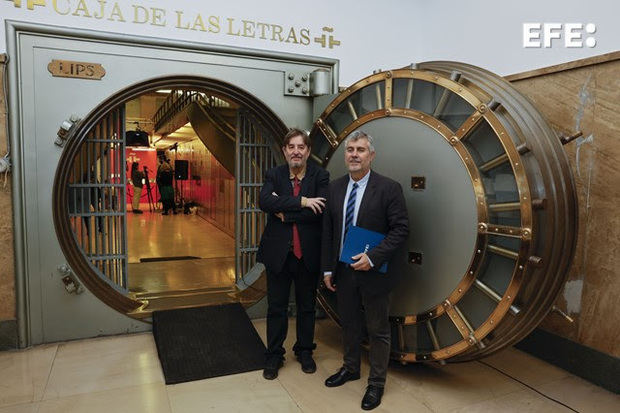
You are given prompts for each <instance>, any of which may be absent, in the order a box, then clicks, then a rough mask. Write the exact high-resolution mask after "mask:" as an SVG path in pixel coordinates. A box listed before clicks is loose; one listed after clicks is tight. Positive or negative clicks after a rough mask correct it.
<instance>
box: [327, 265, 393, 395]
mask: <svg viewBox="0 0 620 413" xmlns="http://www.w3.org/2000/svg"><path fill="white" fill-rule="evenodd" d="M338 265H339V267H338V271H337V275H336V280H335V281H336V293H337V297H338V313H339V316H340V321H341V323H342V341H343V346H344V357H343V359H344V368H345V369H347V370H348V371H350V372H351V373H359V371H360V363H361V341H362V338H363V331H364V324H365V326H366V330H367V331H368V341H369V344H370V352H369V361H370V375H369V376H368V384H369V385H373V386H377V387H384V386H385V378H386V376H387V368H388V363H389V361H390V338H391V336H392V334H391V330H390V321H389V311H390V298H391V294H390V293H385V294H375V295H371V294H368V293H367V292H364V291H363V290H362V289H361V288H360V286H359V283H358V277H363V276H364V272H363V271H354V270H352V269H351V268H350V267H348V266H345V265H344V264H341V263H340V264H338Z"/></svg>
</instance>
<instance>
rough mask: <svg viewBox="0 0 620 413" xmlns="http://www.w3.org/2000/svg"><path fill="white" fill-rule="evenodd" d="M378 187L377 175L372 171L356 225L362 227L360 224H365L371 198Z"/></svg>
mask: <svg viewBox="0 0 620 413" xmlns="http://www.w3.org/2000/svg"><path fill="white" fill-rule="evenodd" d="M375 185H376V179H375V174H374V172H372V170H371V171H370V176H369V177H368V183H367V184H366V189H365V190H364V196H363V197H362V203H361V204H360V209H359V211H357V221H356V225H357V226H360V223H362V222H363V219H364V215H365V212H366V210H367V209H368V203H369V202H370V198H371V197H372V194H373V193H374V188H375Z"/></svg>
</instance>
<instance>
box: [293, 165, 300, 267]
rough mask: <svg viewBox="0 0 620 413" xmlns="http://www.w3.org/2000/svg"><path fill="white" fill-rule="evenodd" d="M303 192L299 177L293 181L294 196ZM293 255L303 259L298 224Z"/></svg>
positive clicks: (295, 227)
mask: <svg viewBox="0 0 620 413" xmlns="http://www.w3.org/2000/svg"><path fill="white" fill-rule="evenodd" d="M300 191H301V185H299V179H297V177H295V178H294V180H293V196H297V195H299V192H300ZM293 254H295V256H296V257H297V259H300V258H301V241H300V240H299V231H298V230H297V224H293Z"/></svg>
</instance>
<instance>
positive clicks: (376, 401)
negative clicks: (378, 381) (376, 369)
mask: <svg viewBox="0 0 620 413" xmlns="http://www.w3.org/2000/svg"><path fill="white" fill-rule="evenodd" d="M382 396H383V387H377V386H372V385H370V386H368V387H366V394H364V398H363V399H362V409H364V410H372V409H374V408H375V407H377V406H378V405H380V404H381V397H382Z"/></svg>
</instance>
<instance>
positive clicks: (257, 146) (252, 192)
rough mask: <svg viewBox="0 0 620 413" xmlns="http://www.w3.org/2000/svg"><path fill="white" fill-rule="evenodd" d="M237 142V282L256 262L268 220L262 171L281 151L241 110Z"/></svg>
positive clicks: (271, 165) (270, 164) (257, 124)
mask: <svg viewBox="0 0 620 413" xmlns="http://www.w3.org/2000/svg"><path fill="white" fill-rule="evenodd" d="M236 143H237V144H236V146H237V148H236V152H237V162H236V166H235V170H236V173H235V177H236V190H235V194H236V195H235V196H236V200H235V203H236V222H235V242H236V253H235V258H236V263H235V270H236V275H235V278H236V281H239V279H240V278H242V277H243V276H244V275H246V274H248V272H249V271H250V270H251V269H252V268H253V267H254V265H255V264H256V252H257V251H258V244H259V242H260V238H261V235H262V233H263V229H264V228H265V224H266V222H267V214H265V213H264V212H263V211H261V210H260V208H259V205H258V196H259V194H260V190H261V187H262V186H263V177H264V176H265V172H267V171H268V170H269V169H270V168H273V167H274V166H276V164H277V161H278V159H279V158H280V157H279V156H278V154H279V153H280V152H279V147H278V144H277V143H276V140H275V139H274V137H273V136H272V135H271V134H270V133H269V132H267V131H266V130H265V129H264V128H262V127H261V125H260V124H259V123H258V122H257V121H256V120H255V119H254V118H253V117H251V115H250V114H249V113H248V112H246V111H244V110H239V112H238V114H237V139H236Z"/></svg>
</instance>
